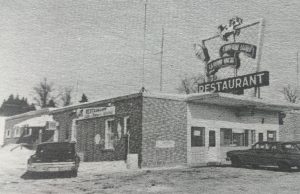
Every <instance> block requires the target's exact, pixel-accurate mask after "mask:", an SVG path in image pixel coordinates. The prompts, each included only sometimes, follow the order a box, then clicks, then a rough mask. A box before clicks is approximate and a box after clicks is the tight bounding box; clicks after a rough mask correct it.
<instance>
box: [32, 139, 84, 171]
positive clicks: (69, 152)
mask: <svg viewBox="0 0 300 194" xmlns="http://www.w3.org/2000/svg"><path fill="white" fill-rule="evenodd" d="M79 162H80V158H79V157H78V156H77V154H76V151H75V143H69V142H52V143H42V144H39V145H38V146H37V149H36V153H35V154H34V155H32V156H31V157H30V158H29V159H28V163H27V171H28V172H29V173H36V172H67V173H68V174H69V175H71V176H73V177H76V176H77V171H78V167H79Z"/></svg>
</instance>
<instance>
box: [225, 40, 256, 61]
mask: <svg viewBox="0 0 300 194" xmlns="http://www.w3.org/2000/svg"><path fill="white" fill-rule="evenodd" d="M241 52H243V53H245V54H246V56H248V57H251V58H252V59H255V57H256V46H255V45H252V44H247V43H240V42H233V43H229V44H224V45H223V46H221V48H220V56H221V57H223V56H224V55H225V54H227V55H229V56H232V57H233V56H234V54H236V53H241Z"/></svg>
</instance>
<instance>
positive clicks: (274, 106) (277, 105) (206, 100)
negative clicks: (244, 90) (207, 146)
mask: <svg viewBox="0 0 300 194" xmlns="http://www.w3.org/2000/svg"><path fill="white" fill-rule="evenodd" d="M185 100H186V101H187V102H190V103H196V104H197V103H200V104H214V105H220V106H229V107H240V108H243V107H252V108H256V109H260V110H270V111H289V110H300V106H299V105H298V104H292V103H287V102H280V101H277V100H276V101H274V100H270V99H268V100H266V99H258V98H255V97H248V96H243V95H234V94H227V93H197V94H190V95H188V96H187V97H186V99H185Z"/></svg>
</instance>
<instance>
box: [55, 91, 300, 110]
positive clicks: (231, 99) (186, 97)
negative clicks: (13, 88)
mask: <svg viewBox="0 0 300 194" xmlns="http://www.w3.org/2000/svg"><path fill="white" fill-rule="evenodd" d="M139 96H143V97H149V98H158V99H166V100H176V101H183V102H187V103H198V104H214V105H219V106H228V107H254V108H257V109H261V110H271V111H289V110H300V106H299V105H297V104H293V103H288V102H283V101H272V102H271V101H270V100H266V99H259V98H256V97H249V96H243V95H235V94H228V93H194V94H174V93H173V94H172V93H159V92H144V93H134V94H129V95H124V96H117V97H112V98H105V99H99V100H96V101H92V102H85V103H80V104H74V105H70V106H66V107H61V108H55V109H53V110H51V111H50V112H51V113H57V112H62V111H66V110H74V109H78V108H85V107H91V106H93V105H96V104H99V103H110V102H115V101H120V100H127V99H131V98H135V97H139Z"/></svg>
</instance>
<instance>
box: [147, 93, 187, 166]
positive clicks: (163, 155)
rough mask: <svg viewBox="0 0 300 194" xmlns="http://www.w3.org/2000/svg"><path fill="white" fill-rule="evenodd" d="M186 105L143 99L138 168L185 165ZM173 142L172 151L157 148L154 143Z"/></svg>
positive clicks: (170, 101) (178, 102) (167, 100)
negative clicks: (139, 165) (140, 154)
mask: <svg viewBox="0 0 300 194" xmlns="http://www.w3.org/2000/svg"><path fill="white" fill-rule="evenodd" d="M186 111H187V110H186V103H185V102H183V101H177V100H170V99H159V98H154V97H144V98H143V133H142V167H145V166H165V165H176V164H184V163H186V162H187V159H186V149H187V131H186V129H187V125H186V123H187V120H186ZM159 140H160V141H174V142H175V146H174V147H173V148H158V147H156V142H157V141H159Z"/></svg>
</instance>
